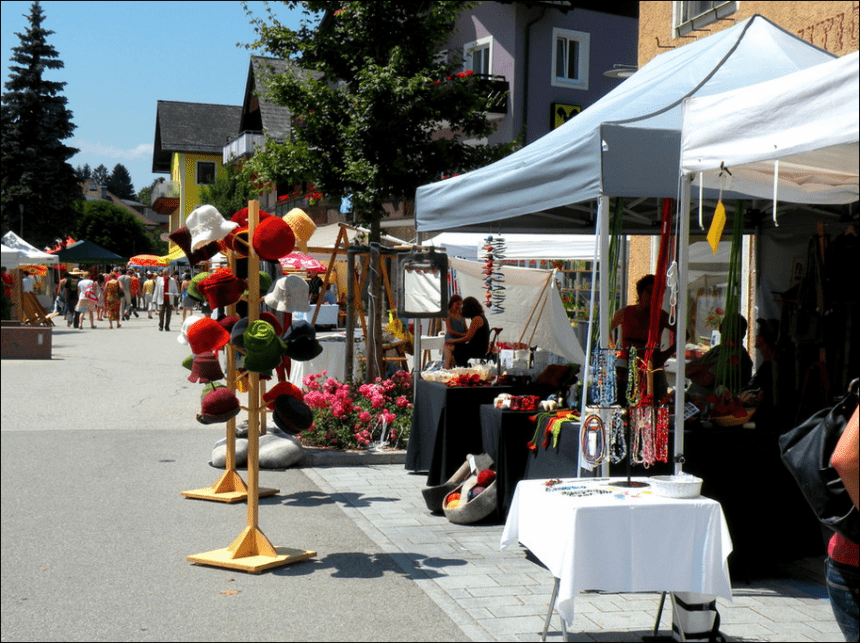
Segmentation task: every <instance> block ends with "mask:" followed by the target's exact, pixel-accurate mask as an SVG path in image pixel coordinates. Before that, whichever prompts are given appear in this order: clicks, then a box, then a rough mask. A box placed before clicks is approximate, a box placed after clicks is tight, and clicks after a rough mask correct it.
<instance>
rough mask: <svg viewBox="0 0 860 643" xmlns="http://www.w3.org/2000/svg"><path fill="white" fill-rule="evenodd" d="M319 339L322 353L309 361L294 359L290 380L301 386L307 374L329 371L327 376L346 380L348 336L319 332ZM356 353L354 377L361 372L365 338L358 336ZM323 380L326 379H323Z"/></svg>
mask: <svg viewBox="0 0 860 643" xmlns="http://www.w3.org/2000/svg"><path fill="white" fill-rule="evenodd" d="M317 340H319V343H320V346H322V349H323V351H322V353H320V354H319V356H318V357H315V358H314V359H312V360H310V361H307V362H298V361H296V360H293V361H292V367H291V370H290V377H289V380H290V382H292V383H293V384H295V385H296V386H298V387H299V388H303V385H302V379H303V378H304V377H305V375H312V374H316V373H322V372H323V371H328V374H327V375H326V378H328V377H333V378H335V379H336V380H338V381H340V382H345V381H346V337H345V336H344V334H343V333H332V334H331V335H328V336H327V335H325V334H322V333H317ZM353 346H354V347H355V353H354V354H353V358H352V359H353V377H355V376H357V375H359V374H360V370H359V367H360V361H359V357H360V356H361V355H363V354H364V339H363V338H356V341H355V343H354V344H353ZM322 381H325V379H323V380H322Z"/></svg>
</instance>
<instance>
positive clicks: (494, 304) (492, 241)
mask: <svg viewBox="0 0 860 643" xmlns="http://www.w3.org/2000/svg"><path fill="white" fill-rule="evenodd" d="M482 249H483V251H484V254H483V257H482V259H483V261H484V269H483V274H484V290H485V291H486V294H485V297H484V303H485V304H486V307H487V309H488V310H489V311H490V312H491V313H493V314H498V313H501V312H504V310H505V308H504V302H505V287H504V286H502V282H503V281H504V274H503V273H502V272H501V270H502V261H504V259H505V252H506V247H505V240H504V239H503V238H502V237H487V238H486V239H485V240H484V245H483V246H482Z"/></svg>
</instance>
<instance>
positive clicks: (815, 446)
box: [779, 380, 860, 543]
mask: <svg viewBox="0 0 860 643" xmlns="http://www.w3.org/2000/svg"><path fill="white" fill-rule="evenodd" d="M858 383H860V380H854V381H853V382H851V384H850V385H849V386H848V394H847V395H846V396H845V397H843V398H842V399H841V400H840V401H839V403H838V404H836V406H834V407H833V408H829V409H822V410H821V411H818V412H817V413H815V414H814V415H813V416H811V417H810V418H808V419H807V420H806V421H805V422H803V423H802V424H800V425H798V426H796V427H795V428H793V429H792V430H791V431H788V432H786V433H784V434H783V435H781V436H780V437H779V449H780V452H781V453H782V461H783V463H785V466H786V467H788V470H789V472H791V475H792V476H794V479H795V480H796V481H797V484H798V485H799V486H800V490H801V492H803V495H804V497H805V498H806V500H807V502H808V503H809V505H810V506H811V507H812V510H813V511H814V512H815V515H816V516H817V517H818V520H820V521H821V522H822V523H823V524H824V525H826V526H827V527H829V528H830V529H832V530H833V531H835V532H837V533H839V534H841V535H842V536H844V537H845V538H847V539H848V540H850V541H852V542H855V543H856V542H860V512H858V511H857V507H855V506H854V503H853V502H852V501H851V498H850V496H849V495H848V491H847V490H846V489H845V485H844V484H843V482H842V479H841V478H840V477H839V474H838V473H837V472H836V470H835V469H834V468H833V467H832V466H831V464H830V457H831V456H832V455H833V450H834V449H835V448H836V443H837V442H839V438H840V437H841V436H842V432H843V431H844V430H845V426H846V425H847V424H848V420H849V419H850V418H851V415H852V414H853V413H854V410H855V409H856V408H857V392H858Z"/></svg>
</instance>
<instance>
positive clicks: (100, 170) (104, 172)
mask: <svg viewBox="0 0 860 643" xmlns="http://www.w3.org/2000/svg"><path fill="white" fill-rule="evenodd" d="M109 178H110V172H108V169H107V168H106V167H105V166H104V163H99V166H98V167H97V168H96V169H94V170H93V181H95V182H96V183H97V184H98V185H104V186H107V184H108V179H109Z"/></svg>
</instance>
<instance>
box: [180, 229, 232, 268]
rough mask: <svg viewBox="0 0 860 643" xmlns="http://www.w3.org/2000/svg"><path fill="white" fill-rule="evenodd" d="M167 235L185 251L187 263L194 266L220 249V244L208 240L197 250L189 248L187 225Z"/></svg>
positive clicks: (189, 237) (189, 233) (189, 240)
mask: <svg viewBox="0 0 860 643" xmlns="http://www.w3.org/2000/svg"><path fill="white" fill-rule="evenodd" d="M167 237H168V238H169V239H170V240H171V241H172V242H173V243H175V244H176V245H177V246H179V249H180V250H182V252H184V253H185V256H186V257H187V258H188V263H189V264H190V265H192V266H196V265H197V264H198V263H200V262H201V261H208V260H209V259H210V258H211V257H212V256H213V255H215V254H216V253H218V252H219V251H220V250H221V244H220V243H219V242H218V241H210V242H209V243H207V244H206V245H205V246H201V247H199V248H198V249H197V250H194V251H192V250H191V232H189V230H188V227H187V226H182V227H181V228H177V229H176V230H174V231H173V232H171V233H170V234H169V235H167Z"/></svg>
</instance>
